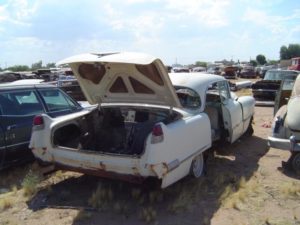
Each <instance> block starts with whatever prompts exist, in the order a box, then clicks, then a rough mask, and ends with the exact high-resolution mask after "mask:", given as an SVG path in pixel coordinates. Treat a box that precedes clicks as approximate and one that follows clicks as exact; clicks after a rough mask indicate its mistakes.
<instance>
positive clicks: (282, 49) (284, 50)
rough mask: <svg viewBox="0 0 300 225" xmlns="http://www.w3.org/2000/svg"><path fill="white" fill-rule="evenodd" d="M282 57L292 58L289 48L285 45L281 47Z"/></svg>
mask: <svg viewBox="0 0 300 225" xmlns="http://www.w3.org/2000/svg"><path fill="white" fill-rule="evenodd" d="M280 59H281V60H283V59H290V56H289V51H288V48H287V47H286V46H285V45H282V46H281V48H280Z"/></svg>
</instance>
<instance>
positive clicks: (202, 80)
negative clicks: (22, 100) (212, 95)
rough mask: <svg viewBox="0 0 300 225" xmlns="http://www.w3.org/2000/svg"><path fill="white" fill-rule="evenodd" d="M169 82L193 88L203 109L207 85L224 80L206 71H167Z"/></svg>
mask: <svg viewBox="0 0 300 225" xmlns="http://www.w3.org/2000/svg"><path fill="white" fill-rule="evenodd" d="M169 76H170V79H171V82H172V84H173V85H174V86H182V87H187V88H191V89H193V90H195V91H196V92H197V93H198V94H199V96H200V98H201V102H202V104H201V108H200V110H201V111H203V109H204V106H205V105H204V104H203V103H204V100H205V93H206V90H207V88H208V86H209V85H210V84H212V83H214V82H218V81H224V80H226V79H225V78H224V77H222V76H219V75H213V74H208V73H169Z"/></svg>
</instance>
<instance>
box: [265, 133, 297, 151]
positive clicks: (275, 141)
mask: <svg viewBox="0 0 300 225" xmlns="http://www.w3.org/2000/svg"><path fill="white" fill-rule="evenodd" d="M268 145H269V146H270V147H272V148H278V149H282V150H288V151H300V143H296V141H295V137H294V136H291V137H290V138H289V139H284V138H276V137H270V136H269V137H268Z"/></svg>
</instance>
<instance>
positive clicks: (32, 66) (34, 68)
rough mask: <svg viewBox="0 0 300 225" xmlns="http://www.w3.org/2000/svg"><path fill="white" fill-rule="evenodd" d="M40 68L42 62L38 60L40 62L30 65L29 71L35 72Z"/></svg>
mask: <svg viewBox="0 0 300 225" xmlns="http://www.w3.org/2000/svg"><path fill="white" fill-rule="evenodd" d="M41 68H43V62H42V60H40V61H38V62H36V63H33V64H32V65H31V69H32V70H37V69H41Z"/></svg>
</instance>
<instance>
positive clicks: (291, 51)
mask: <svg viewBox="0 0 300 225" xmlns="http://www.w3.org/2000/svg"><path fill="white" fill-rule="evenodd" d="M294 57H300V44H289V45H288V47H287V46H285V45H283V46H281V48H280V52H279V58H280V60H285V59H291V58H294ZM278 62H279V61H278V60H268V62H267V60H266V57H265V56H264V55H263V54H259V55H257V56H256V59H255V60H250V64H252V65H253V66H258V65H265V64H266V63H268V64H277V63H278ZM195 65H196V66H203V67H207V62H202V61H197V62H195ZM51 67H55V63H47V64H46V65H45V66H43V62H42V60H40V61H38V62H36V63H33V64H32V65H31V67H29V66H27V65H15V66H11V67H8V68H5V70H10V71H13V72H18V71H35V70H37V69H42V68H51ZM2 70H3V69H1V68H0V71H2Z"/></svg>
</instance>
